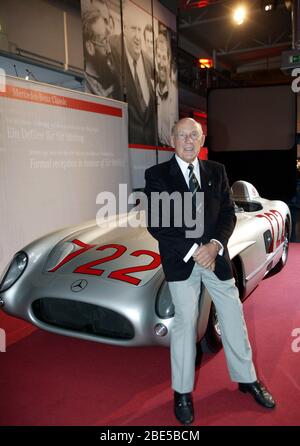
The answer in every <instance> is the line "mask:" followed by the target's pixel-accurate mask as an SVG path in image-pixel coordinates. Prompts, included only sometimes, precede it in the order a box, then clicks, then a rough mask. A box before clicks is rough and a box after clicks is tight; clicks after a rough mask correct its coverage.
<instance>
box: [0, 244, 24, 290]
mask: <svg viewBox="0 0 300 446" xmlns="http://www.w3.org/2000/svg"><path fill="white" fill-rule="evenodd" d="M27 263H28V257H27V254H25V252H18V253H17V254H16V255H15V256H14V258H13V259H12V261H11V263H10V265H9V267H8V269H7V270H6V271H5V272H4V274H3V279H2V277H1V279H0V293H1V292H3V291H6V290H8V288H10V287H11V286H12V285H13V284H14V283H15V282H16V281H17V280H18V279H19V278H20V277H21V275H22V274H23V272H24V270H25V268H26V266H27Z"/></svg>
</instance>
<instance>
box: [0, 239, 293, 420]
mask: <svg viewBox="0 0 300 446" xmlns="http://www.w3.org/2000/svg"><path fill="white" fill-rule="evenodd" d="M299 290H300V244H292V245H291V248H290V254H289V261H288V264H287V266H286V268H284V270H283V271H282V272H281V273H279V274H278V275H276V276H273V277H270V278H268V279H266V280H264V281H263V282H261V283H260V285H259V286H258V288H257V289H256V290H255V291H254V292H253V293H252V295H251V296H250V297H249V299H248V300H247V301H246V303H245V306H244V307H245V317H246V321H247V324H248V329H249V335H250V339H251V342H252V346H253V351H254V360H255V363H256V365H257V369H258V373H259V376H260V378H261V380H262V381H263V382H265V383H266V384H267V386H268V387H269V388H270V389H271V390H272V392H273V394H274V396H275V398H276V400H277V403H278V406H277V408H276V409H275V410H274V411H268V410H266V409H264V408H261V407H260V406H258V405H257V404H256V403H255V402H254V400H252V398H251V397H250V396H249V395H245V394H242V393H240V392H239V391H238V390H237V388H236V385H235V384H233V383H231V381H230V379H229V377H228V373H227V369H226V366H225V359H224V354H223V352H222V351H221V352H220V353H218V354H217V355H215V356H208V355H205V356H204V358H203V362H202V366H201V368H200V369H198V372H197V385H196V390H195V393H194V405H195V410H196V420H195V423H194V424H195V425H206V426H208V425H210V426H212V425H250V426H254V425H273V426H274V425H300V372H299V369H300V351H299V352H298V353H296V352H293V351H292V348H291V345H292V342H293V340H294V341H295V344H296V346H298V349H299V350H300V339H299V342H298V343H297V342H296V338H293V337H292V331H293V330H294V329H295V328H299V330H300V292H299ZM299 335H300V331H299V334H298V337H299ZM0 361H1V368H0V370H1V373H0V389H1V390H0V392H1V397H0V398H1V400H0V425H91V426H93V425H108V426H109V425H111V426H112V425H127V426H129V425H144V426H147V425H148V426H150V425H163V426H171V425H173V426H174V425H178V424H177V422H176V420H175V419H174V417H173V407H172V392H171V390H170V387H169V386H170V379H169V376H170V366H169V351H168V349H166V348H157V347H155V348H149V347H148V348H120V347H112V346H107V345H101V344H97V343H92V342H86V341H80V340H76V339H71V338H67V337H62V336H58V335H54V334H50V333H47V332H43V331H40V330H38V331H36V332H35V333H33V334H31V335H30V336H29V337H27V338H26V339H23V340H21V341H20V342H18V343H16V344H14V345H12V346H10V347H8V349H7V352H6V353H0Z"/></svg>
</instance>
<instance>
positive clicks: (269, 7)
mask: <svg viewBox="0 0 300 446" xmlns="http://www.w3.org/2000/svg"><path fill="white" fill-rule="evenodd" d="M276 6H277V0H262V1H261V9H262V10H263V11H266V12H269V11H273V10H274V9H276Z"/></svg>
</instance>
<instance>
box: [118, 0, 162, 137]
mask: <svg viewBox="0 0 300 446" xmlns="http://www.w3.org/2000/svg"><path fill="white" fill-rule="evenodd" d="M123 24H124V66H125V87H126V99H127V102H128V119H129V142H130V143H135V144H146V145H156V139H157V137H156V134H157V128H156V115H155V95H154V89H153V85H152V82H151V64H150V62H149V58H148V57H147V56H146V55H145V54H144V52H143V51H142V37H143V29H144V28H143V27H142V25H141V23H140V21H139V20H138V18H137V7H136V6H135V5H133V4H132V3H131V2H130V1H126V2H124V4H123Z"/></svg>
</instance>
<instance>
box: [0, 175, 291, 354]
mask: <svg viewBox="0 0 300 446" xmlns="http://www.w3.org/2000/svg"><path fill="white" fill-rule="evenodd" d="M232 192H233V197H234V200H235V204H236V215H237V224H236V227H235V229H234V232H233V234H232V236H231V238H230V240H229V245H228V248H229V253H230V258H231V260H232V265H233V270H234V274H235V278H236V282H237V286H238V288H239V292H240V298H241V300H242V301H243V300H245V298H246V297H247V296H248V295H249V294H250V293H251V291H252V290H253V289H254V288H255V287H256V286H257V284H258V283H259V282H260V280H262V279H263V278H264V276H265V275H266V274H267V273H268V272H269V271H271V270H273V271H276V270H277V271H278V270H280V269H281V268H282V267H283V266H284V265H285V263H286V261H287V255H288V244H289V237H290V233H291V215H290V211H289V208H288V206H287V205H286V204H285V203H284V202H282V201H270V200H267V199H264V198H261V197H260V196H259V194H258V192H257V190H256V189H255V188H254V187H253V186H252V185H251V184H249V183H246V182H244V181H237V182H236V183H234V185H233V186H232ZM132 215H134V214H132V213H129V214H125V215H123V216H120V218H119V220H118V224H117V223H116V221H115V220H114V221H112V222H111V223H110V224H109V225H107V224H106V225H103V227H102V226H101V225H100V226H99V225H97V224H96V222H95V221H92V222H88V223H84V224H82V225H79V226H76V227H70V228H67V229H66V228H65V229H62V230H60V231H56V232H53V233H51V234H48V235H46V236H45V237H43V238H40V239H39V240H36V241H34V242H32V243H31V244H29V245H28V246H26V247H25V248H24V249H22V250H21V251H20V252H18V253H17V254H16V255H15V256H14V258H13V259H12V261H11V263H10V265H9V266H8V268H7V269H6V271H5V272H4V273H3V274H2V278H0V305H1V306H2V309H3V310H4V311H5V312H7V313H8V314H10V315H13V316H16V317H19V318H22V319H24V320H26V321H29V322H31V323H32V324H34V325H36V326H37V327H39V328H42V329H45V330H48V331H51V332H54V333H59V334H62V335H67V336H73V337H78V338H82V339H86V340H92V341H97V342H103V343H108V344H116V345H124V346H138V345H154V344H159V345H168V344H169V333H170V329H171V326H172V323H173V316H174V307H173V305H172V301H171V297H170V293H169V289H168V286H167V283H166V281H165V278H164V274H163V270H162V267H161V262H160V256H159V254H158V245H157V241H156V240H155V239H154V238H153V237H152V236H151V235H150V234H149V233H148V231H147V229H146V228H145V227H138V228H134V227H132V226H131V225H130V224H126V223H130V222H129V219H130V218H132ZM121 221H123V224H122V227H120V222H121ZM199 305H200V311H199V322H198V337H199V340H202V344H205V346H206V347H208V348H209V349H210V350H218V349H219V348H220V346H221V342H220V331H219V325H218V320H217V314H216V311H215V308H214V306H213V305H212V303H211V299H210V297H209V294H208V292H207V291H206V290H205V288H203V290H202V296H201V299H200V304H199Z"/></svg>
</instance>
